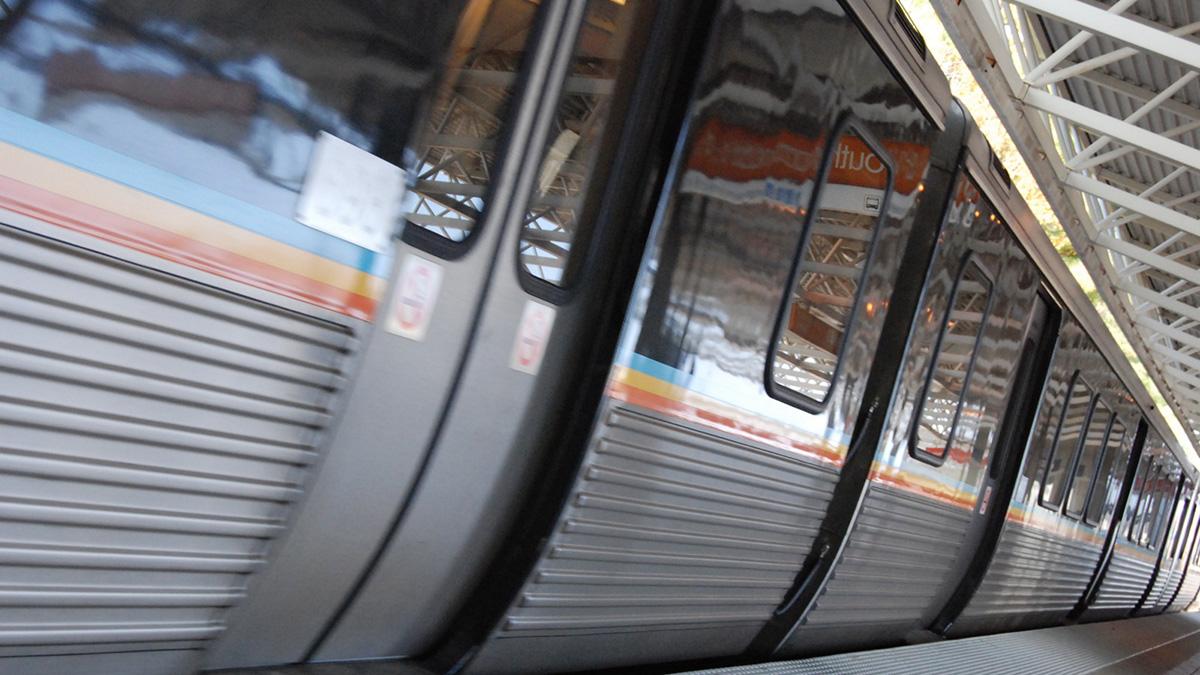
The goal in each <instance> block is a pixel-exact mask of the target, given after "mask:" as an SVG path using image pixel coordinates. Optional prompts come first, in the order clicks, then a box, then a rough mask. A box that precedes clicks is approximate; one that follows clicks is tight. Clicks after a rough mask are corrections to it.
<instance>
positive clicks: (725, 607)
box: [472, 405, 836, 672]
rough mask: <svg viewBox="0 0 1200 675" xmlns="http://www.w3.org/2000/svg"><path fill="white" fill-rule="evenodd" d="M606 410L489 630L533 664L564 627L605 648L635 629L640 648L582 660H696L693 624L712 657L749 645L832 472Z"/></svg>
mask: <svg viewBox="0 0 1200 675" xmlns="http://www.w3.org/2000/svg"><path fill="white" fill-rule="evenodd" d="M602 419H603V422H602V424H600V425H598V427H597V430H596V432H595V436H594V438H593V441H592V444H591V447H590V449H589V451H588V455H587V458H586V460H585V465H584V468H583V470H582V471H581V472H580V475H579V479H578V481H577V482H576V484H575V487H574V489H573V495H574V496H573V498H572V500H571V503H570V505H569V506H568V507H567V509H566V512H565V513H564V515H563V517H562V518H561V519H560V521H559V525H558V529H557V532H556V533H555V535H554V538H553V539H552V540H551V542H550V543H549V545H548V546H547V547H546V553H545V554H544V555H543V557H542V559H541V561H539V563H538V565H537V567H536V568H535V570H534V571H533V573H532V574H531V576H530V578H529V579H528V581H527V582H526V584H525V587H524V588H523V589H522V591H521V593H520V596H519V598H518V600H517V601H516V603H515V604H514V605H513V607H511V608H510V610H509V611H508V613H507V615H506V616H505V618H504V620H503V622H502V625H501V626H500V628H499V629H498V631H497V632H496V634H495V636H494V638H496V639H498V641H500V642H506V641H510V640H511V641H519V646H517V645H513V646H511V647H509V646H505V647H504V648H503V651H512V650H513V649H519V650H522V651H523V653H525V654H528V655H530V656H529V658H530V659H532V661H523V662H522V663H523V664H525V665H526V666H528V667H531V668H535V669H536V668H537V667H538V665H537V664H538V663H539V661H538V655H539V654H540V652H541V650H543V649H544V648H546V647H549V649H551V650H553V649H554V646H553V645H554V644H555V643H556V642H557V640H555V638H556V637H560V636H571V637H576V636H578V637H583V636H591V638H590V639H587V640H585V641H586V642H588V643H589V644H591V645H592V646H593V647H598V646H601V645H603V644H604V642H605V640H604V638H603V637H602V636H603V634H605V633H611V634H621V633H632V632H637V633H640V636H639V637H638V639H637V640H636V641H637V642H639V644H640V645H641V648H640V649H637V650H634V651H631V652H629V653H615V654H614V653H612V652H611V651H606V650H605V649H603V648H595V649H588V650H586V653H580V654H578V655H577V658H576V659H575V660H574V663H573V664H572V665H573V667H577V668H586V667H589V665H591V664H589V663H588V662H587V661H588V659H592V660H593V661H594V662H595V663H596V664H599V663H603V664H604V665H606V666H613V665H620V663H622V662H635V661H637V660H646V659H656V660H660V661H662V660H670V659H679V658H685V657H691V656H693V654H691V653H688V651H687V643H688V631H699V632H701V633H702V634H703V635H704V640H705V649H704V650H705V652H706V653H708V654H711V655H716V654H734V653H737V652H740V651H741V650H743V649H744V648H745V647H746V646H747V644H748V643H749V640H750V639H751V638H752V637H753V636H754V634H755V632H756V631H757V629H758V627H760V626H761V625H762V624H763V623H765V622H766V620H767V618H768V617H769V616H770V614H771V612H772V610H774V608H775V607H776V605H778V603H779V602H780V600H781V599H782V597H783V593H784V592H785V591H786V590H787V588H788V587H789V586H790V585H791V583H792V580H793V579H794V577H795V574H796V572H797V570H798V569H799V567H800V561H801V559H802V558H803V556H804V554H805V553H806V552H807V551H808V549H809V547H810V545H811V543H812V539H813V535H814V534H815V525H816V523H818V522H819V519H820V514H821V513H822V512H823V510H824V508H825V506H826V504H827V502H828V500H829V497H830V494H831V492H832V488H833V483H834V479H835V477H836V474H835V473H834V472H833V471H831V470H829V469H827V468H824V467H817V466H814V465H811V464H807V463H804V462H800V461H796V460H793V459H790V458H787V457H783V456H780V455H778V454H776V453H774V452H771V451H769V450H766V449H764V448H761V447H758V446H756V445H751V444H749V443H747V442H745V441H740V440H735V439H732V438H728V437H724V436H718V435H716V434H713V433H706V432H702V431H697V430H694V429H691V428H689V427H688V426H685V425H684V424H681V423H677V422H673V421H669V420H665V419H662V418H660V417H658V416H656V415H653V414H649V413H644V412H641V411H638V410H634V409H630V408H627V407H624V406H619V407H618V406H616V405H612V407H610V408H608V409H607V410H606V412H604V413H603V418H602ZM713 629H719V630H713ZM614 637H615V638H616V639H615V640H614V641H613V642H612V643H611V644H613V645H617V644H624V643H625V641H626V638H621V637H620V636H619V635H614ZM580 644H582V643H580ZM589 655H590V656H589ZM501 662H503V659H502V658H501V659H497V660H496V662H489V661H487V660H481V661H476V662H475V663H473V664H472V668H477V669H479V672H490V671H491V669H492V668H495V667H499V664H500V663H501ZM551 662H552V661H551ZM512 663H513V662H512V661H509V662H508V664H509V667H511V664H512Z"/></svg>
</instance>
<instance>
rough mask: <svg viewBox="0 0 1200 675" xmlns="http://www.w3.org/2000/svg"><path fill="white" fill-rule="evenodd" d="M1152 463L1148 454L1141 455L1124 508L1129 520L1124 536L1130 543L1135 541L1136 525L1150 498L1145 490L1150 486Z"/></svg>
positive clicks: (1136, 537)
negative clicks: (1127, 503) (1127, 504)
mask: <svg viewBox="0 0 1200 675" xmlns="http://www.w3.org/2000/svg"><path fill="white" fill-rule="evenodd" d="M1153 464H1154V462H1153V461H1152V460H1151V458H1150V455H1142V459H1141V461H1140V463H1139V464H1138V473H1137V476H1136V478H1135V480H1134V483H1133V492H1132V493H1130V495H1129V506H1128V507H1127V508H1126V512H1127V513H1128V514H1129V515H1128V518H1127V520H1128V521H1129V522H1128V524H1127V525H1126V532H1125V538H1126V539H1128V540H1129V541H1130V542H1132V543H1137V540H1138V525H1140V523H1141V518H1142V512H1143V511H1145V510H1146V504H1147V502H1148V501H1149V500H1150V495H1149V494H1148V493H1147V492H1146V491H1147V489H1149V487H1150V485H1149V481H1150V475H1151V473H1152V472H1153V468H1152V467H1153Z"/></svg>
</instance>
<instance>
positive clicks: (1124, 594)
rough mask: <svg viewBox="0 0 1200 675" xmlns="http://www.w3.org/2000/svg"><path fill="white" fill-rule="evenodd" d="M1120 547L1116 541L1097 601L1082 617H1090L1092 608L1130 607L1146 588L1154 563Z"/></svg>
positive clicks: (1093, 610) (1101, 610) (1098, 609)
mask: <svg viewBox="0 0 1200 675" xmlns="http://www.w3.org/2000/svg"><path fill="white" fill-rule="evenodd" d="M1123 549H1125V546H1123V545H1120V544H1118V545H1117V547H1116V549H1115V550H1114V551H1113V557H1112V562H1110V563H1109V565H1108V572H1107V573H1105V575H1104V581H1103V582H1102V583H1101V584H1100V591H1099V593H1098V594H1097V595H1096V601H1095V602H1093V603H1092V605H1091V607H1090V608H1089V609H1088V611H1087V613H1085V614H1084V617H1085V618H1092V616H1093V613H1094V612H1106V611H1108V610H1121V611H1129V610H1132V609H1133V608H1134V606H1136V605H1137V603H1138V600H1140V599H1141V597H1142V593H1144V592H1145V590H1146V584H1147V583H1149V582H1150V574H1151V573H1152V572H1153V571H1154V564H1153V563H1152V562H1147V561H1145V560H1141V559H1139V558H1136V557H1134V556H1132V555H1130V554H1129V552H1127V551H1125V550H1123Z"/></svg>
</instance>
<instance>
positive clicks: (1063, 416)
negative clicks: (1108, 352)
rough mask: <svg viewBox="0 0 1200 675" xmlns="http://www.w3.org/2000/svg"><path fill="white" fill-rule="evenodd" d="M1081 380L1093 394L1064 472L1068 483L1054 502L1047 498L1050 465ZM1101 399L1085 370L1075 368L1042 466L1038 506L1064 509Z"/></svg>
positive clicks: (1056, 509)
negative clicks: (1081, 450)
mask: <svg viewBox="0 0 1200 675" xmlns="http://www.w3.org/2000/svg"><path fill="white" fill-rule="evenodd" d="M1080 382H1082V383H1083V386H1085V387H1087V389H1088V391H1089V392H1091V395H1090V396H1089V397H1088V408H1087V413H1086V414H1085V415H1084V417H1083V426H1081V427H1080V428H1079V440H1077V441H1076V442H1075V447H1074V449H1073V450H1072V451H1071V457H1070V458H1069V460H1068V463H1067V471H1065V472H1064V475H1063V480H1064V481H1066V482H1067V483H1068V484H1067V485H1066V486H1065V487H1064V488H1063V490H1062V494H1061V495H1060V496H1059V498H1058V502H1057V503H1056V502H1053V501H1051V500H1049V499H1047V498H1046V486H1047V480H1048V479H1049V477H1050V467H1051V466H1053V464H1054V457H1055V455H1056V454H1057V453H1058V440H1059V439H1060V438H1062V432H1063V424H1064V423H1065V422H1066V421H1067V411H1069V410H1070V409H1071V395H1072V394H1074V393H1075V386H1076V385H1077V384H1079V383H1080ZM1097 399H1099V394H1097V392H1096V388H1095V387H1093V386H1092V385H1091V384H1090V383H1088V381H1087V378H1085V377H1084V376H1083V371H1082V370H1080V369H1078V368H1077V369H1075V372H1074V373H1072V374H1071V382H1070V384H1069V385H1067V392H1066V395H1065V396H1064V397H1063V404H1062V410H1060V411H1059V413H1058V424H1057V425H1056V427H1055V429H1054V440H1052V441H1050V448H1049V450H1048V452H1047V454H1046V460H1045V466H1043V467H1042V484H1041V487H1040V488H1039V490H1038V500H1037V501H1038V506H1041V507H1042V508H1046V509H1049V510H1051V511H1054V512H1056V513H1057V512H1059V511H1061V510H1062V508H1063V505H1064V504H1066V502H1067V492H1068V491H1069V490H1070V489H1071V486H1070V480H1071V477H1072V476H1073V475H1074V473H1075V462H1076V461H1077V460H1078V458H1079V451H1080V449H1081V448H1082V447H1083V443H1084V440H1085V438H1084V433H1085V432H1086V431H1087V428H1088V425H1089V424H1091V422H1092V413H1093V412H1094V411H1095V409H1096V401H1097Z"/></svg>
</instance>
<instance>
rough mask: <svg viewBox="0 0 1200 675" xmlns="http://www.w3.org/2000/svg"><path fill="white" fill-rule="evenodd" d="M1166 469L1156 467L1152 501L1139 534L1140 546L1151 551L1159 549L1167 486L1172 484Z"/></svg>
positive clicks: (1150, 500)
mask: <svg viewBox="0 0 1200 675" xmlns="http://www.w3.org/2000/svg"><path fill="white" fill-rule="evenodd" d="M1165 474H1166V472H1165V470H1164V467H1163V466H1161V465H1159V466H1158V467H1156V469H1155V471H1154V473H1153V474H1151V475H1152V476H1153V478H1152V479H1151V484H1152V489H1151V492H1150V499H1149V500H1148V504H1147V508H1146V511H1145V514H1144V515H1143V517H1142V522H1141V526H1140V531H1139V533H1138V544H1139V545H1141V546H1143V547H1145V548H1150V549H1156V548H1158V540H1159V534H1160V530H1161V527H1162V526H1161V523H1162V520H1163V518H1162V512H1163V507H1164V502H1165V499H1166V494H1167V485H1168V483H1169V482H1170V481H1169V480H1168V478H1167V476H1166V475H1165Z"/></svg>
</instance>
